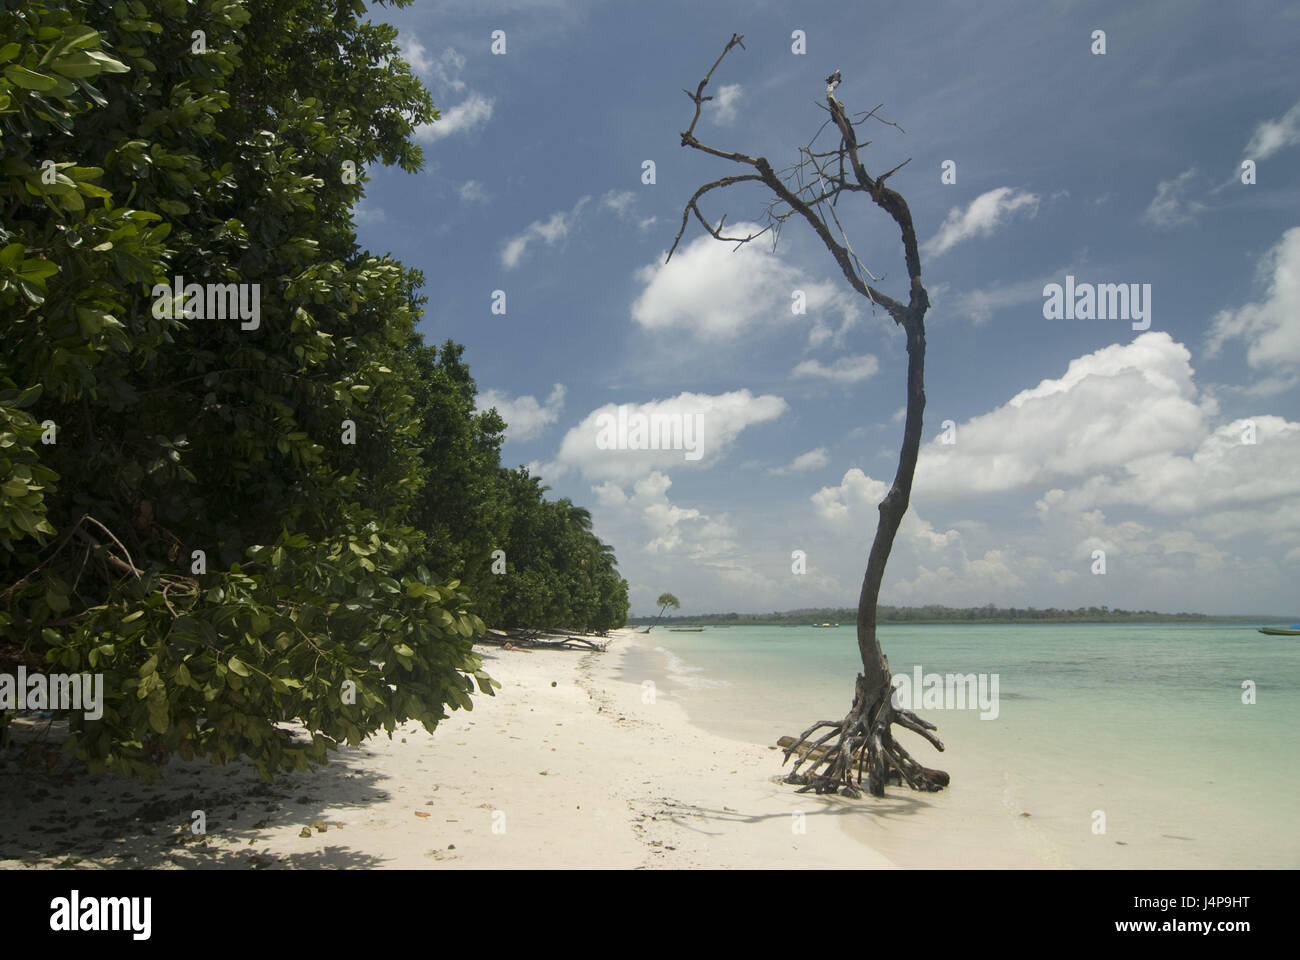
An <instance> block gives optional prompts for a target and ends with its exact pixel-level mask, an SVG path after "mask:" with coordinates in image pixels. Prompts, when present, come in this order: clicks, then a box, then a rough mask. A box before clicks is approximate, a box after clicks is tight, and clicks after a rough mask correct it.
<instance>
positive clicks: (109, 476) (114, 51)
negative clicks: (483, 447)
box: [0, 0, 492, 776]
mask: <svg viewBox="0 0 1300 960" xmlns="http://www.w3.org/2000/svg"><path fill="white" fill-rule="evenodd" d="M394 3H395V5H399V6H401V5H405V0H394ZM363 12H364V4H362V3H360V2H355V0H343V2H339V3H335V4H328V5H326V4H319V3H314V2H310V0H277V2H275V3H271V2H266V0H254V2H249V3H247V4H240V3H235V2H229V0H209V2H205V3H201V4H191V3H186V2H185V0H162V2H161V3H158V4H154V5H149V6H146V5H145V4H143V3H141V2H139V0H123V2H116V3H110V2H108V0H82V2H68V3H61V4H60V3H54V2H48V0H29V2H26V3H24V4H22V5H21V7H19V8H18V9H15V10H10V9H6V10H5V11H3V12H0V37H3V38H5V42H4V43H3V45H0V130H2V131H3V149H4V158H3V160H4V162H3V166H0V200H2V201H3V204H4V207H3V219H2V220H0V336H3V339H4V342H5V345H6V348H5V351H4V355H3V357H2V358H0V480H2V481H3V482H2V483H0V584H3V589H0V649H3V650H5V651H9V652H8V654H7V661H6V664H5V665H6V666H7V665H11V664H12V663H19V662H21V663H26V664H29V665H32V666H33V667H45V668H48V669H51V670H59V671H82V670H88V671H91V672H97V673H102V674H104V678H105V692H106V700H107V703H106V705H105V709H104V714H103V717H102V719H100V720H98V721H87V720H85V719H84V718H83V717H82V716H81V715H80V714H77V713H73V714H71V715H70V721H71V724H72V729H73V734H72V736H71V737H70V738H69V740H68V741H67V743H66V744H65V749H66V750H67V751H68V752H69V753H70V754H72V755H75V756H76V757H79V758H81V759H83V760H85V761H86V762H87V763H88V764H89V766H90V768H91V769H92V770H102V769H111V770H118V771H122V772H130V773H142V774H148V773H150V772H151V771H152V769H153V767H154V765H155V764H156V763H157V762H158V761H159V760H161V759H162V758H164V757H165V756H167V755H168V754H169V753H172V752H175V753H179V754H180V755H182V756H191V755H203V756H208V757H211V758H212V759H213V760H217V761H225V760H230V759H233V758H235V757H237V756H239V755H241V754H242V755H247V756H249V757H250V758H251V759H252V760H253V761H254V762H255V763H256V764H257V765H258V767H259V769H260V770H261V771H262V773H263V775H264V776H270V774H271V772H272V771H273V770H274V769H276V768H297V769H302V768H305V767H306V766H307V764H308V763H316V762H323V761H324V760H325V758H326V754H327V751H328V750H329V749H330V748H332V747H333V746H335V745H336V744H337V743H339V742H342V741H347V742H350V743H359V742H360V741H361V740H362V739H363V738H364V737H365V736H367V735H369V734H371V733H373V732H375V731H377V730H378V729H380V728H383V729H387V730H388V731H389V732H390V734H391V731H392V730H393V729H394V728H395V726H396V724H398V723H401V722H403V721H405V720H407V719H408V718H414V719H418V720H420V721H421V722H422V723H424V725H425V726H426V727H428V728H430V729H432V728H433V727H434V726H435V725H436V724H437V722H438V721H439V720H440V719H442V718H444V717H445V713H444V712H443V707H444V706H447V707H450V708H451V709H456V708H458V707H464V708H466V709H468V708H470V707H471V706H472V702H471V700H470V696H469V695H470V693H471V692H472V691H473V690H474V688H475V687H476V686H477V688H478V689H479V690H480V691H481V692H491V687H492V682H491V680H490V678H488V677H487V675H486V674H485V673H483V671H482V669H481V664H480V662H479V659H478V657H477V656H476V655H475V654H474V653H473V652H472V649H471V638H472V636H473V635H474V634H475V633H476V632H478V631H481V630H482V628H483V624H482V621H481V620H480V619H479V618H478V617H477V616H475V614H473V613H472V612H470V609H469V597H468V595H467V594H466V593H464V592H463V591H461V590H460V584H459V583H458V582H457V580H455V579H450V580H442V579H440V578H438V577H436V576H435V575H434V574H433V573H432V572H431V571H430V570H429V569H428V567H427V565H426V564H425V563H424V562H423V561H424V559H425V556H426V555H425V552H424V551H425V535H424V534H422V533H421V532H419V531H418V530H417V529H416V528H415V526H414V525H413V521H414V520H416V519H417V514H418V509H417V508H418V504H419V497H420V495H421V492H422V491H423V490H425V488H426V487H427V485H428V484H429V482H430V479H431V476H432V475H433V471H432V469H431V467H430V464H429V463H428V461H427V460H426V458H425V455H424V452H423V450H422V445H421V440H420V430H421V426H422V424H424V423H427V421H428V417H429V414H430V410H429V407H428V406H427V404H428V403H429V402H430V400H429V398H428V397H427V396H425V395H423V394H422V395H420V396H417V395H416V394H417V393H420V391H419V390H418V388H413V387H412V386H411V385H412V384H413V383H418V382H419V380H420V376H421V368H420V365H419V362H418V361H419V357H417V356H413V355H412V353H411V347H412V344H413V342H415V339H414V326H415V322H416V320H417V319H418V314H419V306H420V303H421V300H420V299H419V298H418V297H417V296H416V290H417V289H418V287H419V285H420V284H421V282H422V278H421V277H420V275H419V274H418V272H415V271H410V270H407V269H405V268H403V267H402V265H401V264H399V263H396V262H394V261H392V260H390V259H387V258H378V257H374V256H371V255H369V254H367V253H365V252H364V251H362V250H360V249H359V248H358V246H357V244H356V238H355V235H354V231H353V228H352V224H351V220H350V210H351V208H352V206H353V205H354V204H355V202H356V201H357V200H358V199H359V198H360V196H361V194H362V191H363V189H364V187H363V183H364V179H365V177H364V170H365V167H366V166H367V165H368V164H370V163H374V162H383V163H388V164H397V165H399V166H400V167H402V168H403V169H406V170H415V169H418V168H419V166H420V164H421V162H422V156H421V153H420V150H419V148H418V147H416V146H415V145H414V144H412V143H411V142H410V139H409V135H410V133H411V131H412V130H413V128H414V126H415V125H416V124H420V123H427V122H430V121H433V120H436V118H437V113H436V111H435V110H434V109H433V106H432V103H431V101H430V99H429V96H428V93H427V92H426V91H425V90H424V89H423V88H422V87H421V86H420V84H419V82H418V81H417V80H416V79H415V78H414V77H413V76H412V75H411V73H410V71H409V68H408V67H407V66H406V65H405V64H404V63H403V62H402V61H401V60H400V59H399V58H398V49H397V46H396V43H395V38H396V31H395V30H394V29H393V28H392V27H390V26H387V25H382V24H373V23H370V22H366V21H363V20H361V19H360V17H361V14H362V13H363ZM254 25H255V26H254ZM195 31H201V34H200V35H199V36H201V37H202V43H201V44H200V42H199V40H197V39H195V37H196V34H195ZM352 173H355V174H356V175H355V176H352V175H350V174H352ZM175 277H184V278H185V282H191V281H197V282H200V283H219V284H227V283H231V284H248V285H252V284H257V285H258V289H259V291H260V315H259V316H258V317H257V323H256V325H255V327H253V328H251V329H246V328H244V326H243V325H242V324H241V323H240V321H239V319H237V318H225V319H220V318H218V319H213V318H212V317H211V316H206V317H204V318H201V317H197V316H193V315H187V311H186V309H184V308H185V307H189V306H193V303H192V301H189V300H188V299H187V300H185V301H184V302H183V301H182V300H180V299H177V300H176V301H175V302H172V300H171V298H170V297H168V296H165V295H161V294H159V293H158V292H157V289H156V285H160V284H161V285H171V284H172V283H173V278H175ZM246 289H251V287H249V288H246ZM422 404H424V405H422ZM490 427H491V424H486V425H485V429H486V430H488V432H490ZM349 438H351V439H354V441H355V442H348V440H349ZM5 719H7V718H5ZM281 720H292V721H296V722H297V723H298V724H299V725H300V726H301V728H302V729H304V730H305V731H306V732H307V734H308V739H307V740H306V741H304V740H303V739H301V738H300V737H297V738H295V737H294V736H293V735H291V734H289V733H286V732H285V731H284V730H283V729H282V728H280V727H278V726H277V722H278V721H281ZM0 722H4V719H0Z"/></svg>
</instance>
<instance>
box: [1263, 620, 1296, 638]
mask: <svg viewBox="0 0 1300 960" xmlns="http://www.w3.org/2000/svg"><path fill="white" fill-rule="evenodd" d="M1259 632H1260V633H1267V634H1268V635H1269V636H1270V637H1300V623H1293V624H1291V626H1289V627H1260V628H1259Z"/></svg>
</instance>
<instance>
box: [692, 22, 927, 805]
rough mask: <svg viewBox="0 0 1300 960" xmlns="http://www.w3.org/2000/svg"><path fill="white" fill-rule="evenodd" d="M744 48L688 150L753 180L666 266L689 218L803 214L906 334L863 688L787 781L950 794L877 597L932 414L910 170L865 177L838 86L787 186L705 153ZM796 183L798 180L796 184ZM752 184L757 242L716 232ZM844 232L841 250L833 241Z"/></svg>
mask: <svg viewBox="0 0 1300 960" xmlns="http://www.w3.org/2000/svg"><path fill="white" fill-rule="evenodd" d="M742 40H743V37H742V36H741V35H739V34H733V35H732V37H731V40H730V41H729V42H728V43H727V45H726V48H725V49H724V50H723V51H722V54H721V55H720V56H719V57H718V59H717V60H716V61H714V64H713V67H712V68H711V69H710V70H709V72H708V74H706V75H705V77H704V79H703V80H701V81H700V83H699V86H698V87H697V88H696V90H695V92H694V93H691V92H690V91H689V90H687V91H685V93H686V95H687V96H688V97H690V98H691V100H692V101H693V102H694V104H695V116H694V118H693V119H692V120H691V125H690V127H689V128H688V129H687V130H686V131H684V132H683V133H682V146H687V147H692V148H694V149H697V150H701V151H703V152H705V153H708V154H711V155H713V156H716V157H720V158H722V159H725V160H730V161H732V162H735V163H739V164H742V165H746V166H749V167H750V168H752V170H753V171H754V172H753V173H748V174H742V175H739V176H731V177H723V178H721V179H719V180H715V181H713V182H712V183H707V184H705V185H704V186H702V187H700V188H699V189H698V190H696V191H695V194H694V195H693V196H692V197H691V198H690V200H689V201H688V202H687V204H686V208H685V209H684V210H683V211H682V225H681V229H680V230H679V231H678V233H677V238H676V240H674V242H673V246H672V249H671V250H670V251H669V253H668V258H669V259H670V260H671V259H672V255H673V252H675V251H676V249H677V244H678V243H680V242H681V238H682V235H683V233H685V230H686V224H687V222H688V220H689V218H690V215H691V214H692V213H694V214H695V217H696V219H697V220H699V222H700V223H701V224H703V226H704V228H705V230H707V231H708V232H709V234H710V235H712V236H713V237H715V238H717V239H719V240H726V241H730V242H734V243H736V244H737V245H740V244H744V243H749V242H750V241H752V240H755V239H757V238H758V237H760V236H762V235H763V234H765V233H767V232H769V231H772V232H773V234H774V237H775V234H776V232H777V231H779V229H780V227H781V226H782V225H783V224H784V223H785V221H786V220H788V219H789V218H790V217H793V216H796V215H797V216H798V217H800V218H802V219H803V220H804V221H805V222H807V223H808V224H809V226H811V227H812V228H813V230H814V231H815V232H816V233H817V236H818V237H819V238H820V239H821V241H822V244H823V245H824V246H825V247H826V249H827V250H828V251H829V252H830V254H831V255H832V257H833V258H834V259H835V262H836V263H837V264H838V265H839V267H840V271H841V273H843V275H844V277H845V279H846V280H848V282H849V284H850V286H852V287H853V289H854V290H856V291H857V292H858V293H859V294H861V295H862V296H864V297H866V298H867V299H868V300H870V301H871V303H872V306H873V307H875V306H880V307H882V308H883V309H884V310H886V311H887V312H888V313H889V315H890V316H891V317H892V318H893V319H894V321H895V322H896V323H898V324H899V325H900V326H901V327H902V328H903V330H904V332H905V333H906V336H907V415H906V420H905V422H904V426H903V444H902V448H901V450H900V451H899V457H898V469H897V471H896V472H895V474H894V482H893V485H892V486H891V487H890V489H889V492H888V493H887V494H886V495H885V498H884V500H882V501H881V502H880V506H879V511H880V518H879V521H878V522H877V525H876V535H875V539H874V540H873V541H872V543H871V552H870V555H869V556H868V559H867V571H866V574H865V576H864V577H863V580H862V592H861V594H860V595H859V598H858V623H857V628H858V629H857V635H858V653H859V655H860V657H861V660H862V673H861V674H859V675H858V677H857V681H856V683H855V684H854V696H853V703H852V706H851V707H850V708H849V712H848V713H847V714H846V715H845V716H844V718H843V719H842V720H839V721H832V720H822V721H819V722H817V723H816V724H814V725H813V726H811V727H809V728H808V729H807V730H805V731H804V732H803V734H802V735H801V736H800V737H798V738H797V739H792V742H790V743H789V745H788V746H786V749H785V754H784V759H786V760H788V759H790V757H791V756H792V755H794V756H795V763H794V766H793V767H792V769H791V771H790V774H789V775H788V776H787V778H786V779H787V782H790V783H797V784H801V785H802V786H801V790H815V791H816V792H817V793H828V792H832V791H835V790H838V791H840V792H842V793H845V794H847V795H850V796H858V795H859V791H858V786H860V785H861V783H862V776H863V773H864V772H865V773H866V775H867V788H868V790H869V791H870V792H871V793H872V794H873V795H874V796H882V795H883V794H884V791H885V784H886V782H888V781H889V780H893V781H894V782H896V783H901V782H902V781H904V780H905V781H906V782H907V783H908V785H909V786H911V787H912V788H913V789H916V790H940V789H942V788H943V787H945V786H947V785H948V774H946V773H944V772H943V771H942V770H931V769H928V768H926V767H923V766H921V764H919V763H917V762H916V761H915V760H913V759H912V757H911V756H910V755H909V754H908V753H907V751H906V750H905V749H904V748H903V747H902V746H901V745H900V744H899V743H898V742H897V741H896V740H895V739H894V737H893V732H892V727H893V725H895V724H897V725H899V726H901V727H904V728H905V729H908V730H912V731H913V732H915V733H917V734H919V735H920V736H922V737H924V738H925V739H926V740H928V741H929V742H930V743H931V744H932V745H933V746H934V747H935V748H936V749H938V750H943V743H942V742H941V741H940V740H939V738H938V737H936V736H934V734H933V733H932V732H931V731H933V730H934V729H935V727H934V725H933V724H931V723H928V722H926V721H925V720H922V719H921V718H920V717H918V716H916V715H915V714H914V713H911V712H910V711H907V710H903V709H901V708H899V707H896V706H895V705H894V703H893V700H892V697H891V695H892V693H893V687H892V675H891V673H890V670H889V660H888V659H887V658H886V657H885V654H884V651H883V650H882V649H881V647H880V640H879V638H878V637H877V636H876V604H877V601H878V599H879V597H880V585H881V582H882V580H883V579H884V575H885V566H886V564H887V563H888V561H889V554H890V551H891V550H892V549H893V546H894V538H895V536H897V534H898V527H899V525H900V524H901V523H902V521H903V517H904V515H905V514H906V513H907V508H908V504H909V503H910V501H911V496H912V477H913V474H914V473H915V471H916V460H917V455H918V453H919V452H920V447H921V428H922V421H923V418H924V414H925V313H926V310H928V309H929V306H930V299H929V296H928V295H927V294H926V291H925V287H924V285H923V284H922V282H921V256H920V252H919V249H918V247H917V243H916V230H915V228H914V227H913V225H912V214H911V211H910V210H909V209H908V206H907V202H906V201H905V200H904V199H903V197H902V195H900V194H899V193H897V192H895V191H894V190H891V189H890V188H889V187H887V186H886V185H885V181H886V180H887V179H888V178H889V177H890V176H892V175H893V174H894V173H896V172H897V171H898V170H899V169H901V168H902V167H903V166H904V165H906V162H907V161H904V163H902V164H899V165H898V166H897V167H895V168H894V169H892V170H890V171H888V172H887V173H884V174H882V175H880V176H879V177H875V178H872V177H871V176H870V175H869V174H868V173H867V170H866V166H865V165H864V164H863V162H862V159H861V157H860V156H859V149H858V139H857V132H856V129H855V128H856V127H857V126H858V125H860V124H862V123H865V122H866V120H868V119H871V118H873V117H875V113H876V110H878V109H880V108H879V107H876V108H875V109H873V110H871V111H869V112H868V113H866V114H864V115H862V116H860V117H858V118H857V119H853V118H850V117H849V115H848V114H847V113H846V112H845V109H844V106H843V104H841V103H840V102H839V100H837V99H836V98H835V96H834V85H832V86H830V87H828V89H827V92H826V104H827V110H828V112H829V113H830V116H831V121H832V122H833V123H834V124H835V127H836V129H837V130H838V132H839V135H840V143H839V146H838V147H837V148H835V149H832V150H827V151H819V150H817V149H815V145H816V141H817V137H816V136H815V137H814V138H813V140H812V141H811V142H810V143H809V144H808V145H807V146H805V147H802V148H801V149H800V155H801V159H800V161H799V162H798V163H797V164H795V165H794V167H793V168H792V170H791V172H790V173H789V175H788V177H787V178H786V179H784V180H783V179H782V178H781V177H779V176H778V175H777V173H776V172H775V171H774V170H773V169H772V165H771V164H770V163H769V162H768V161H767V160H766V158H764V157H749V156H746V155H745V154H743V153H737V152H731V151H725V150H719V149H717V148H715V147H711V146H707V145H705V144H703V143H701V142H700V141H699V140H698V139H697V138H696V137H695V125H696V124H697V123H698V122H699V119H700V111H701V108H702V107H703V105H704V103H705V102H706V101H707V100H710V99H712V98H711V97H708V96H705V95H704V90H705V87H706V86H707V85H708V83H709V80H710V79H711V78H712V76H713V72H714V70H716V69H717V68H718V65H719V64H721V63H722V60H723V58H724V57H726V55H727V54H728V53H729V52H730V51H731V49H732V48H733V47H737V46H739V47H741V48H742V49H743V47H744V44H743V43H742ZM838 77H839V73H838V71H837V72H836V73H835V74H834V76H833V78H832V79H834V80H835V85H838V82H839V80H838ZM876 119H879V118H876ZM881 122H882V123H885V122H888V121H883V120H882V121H881ZM892 125H893V126H897V124H892ZM818 136H820V131H819V133H818ZM846 168H847V169H846ZM850 172H851V174H852V177H851V178H850V176H849V174H850ZM812 173H815V174H816V176H815V178H813V177H812V176H811V174H812ZM805 175H807V176H808V177H809V179H808V182H804V177H805ZM791 180H793V181H794V183H793V184H791V182H790V181H791ZM746 181H756V182H760V183H762V184H764V185H765V186H766V187H768V188H769V189H770V190H771V191H772V193H773V194H774V195H775V197H774V199H773V200H772V201H771V202H769V204H768V208H767V219H768V225H767V226H766V227H765V228H764V229H762V230H760V231H758V232H757V233H750V234H748V235H746V236H727V235H724V233H723V226H724V223H725V220H726V217H725V215H724V216H723V217H722V218H721V219H720V220H719V221H718V223H717V224H716V225H714V224H712V223H711V222H710V221H709V220H708V218H706V217H705V216H704V214H703V213H702V212H701V211H700V208H699V201H700V199H701V198H702V197H703V196H704V195H705V194H706V193H708V192H710V191H711V190H715V189H719V188H725V187H729V186H732V185H733V184H736V183H743V182H746ZM842 193H865V194H866V195H867V196H868V197H869V198H870V199H871V200H872V201H873V202H874V203H875V204H876V205H877V206H879V207H880V208H881V209H883V210H884V211H885V212H886V213H888V214H889V215H890V217H891V218H893V220H894V222H895V224H896V225H897V226H898V228H899V232H900V234H901V237H900V239H901V241H902V244H903V256H904V260H905V262H906V264H907V275H908V279H909V281H910V291H909V296H908V302H907V303H906V304H904V303H902V302H900V301H898V300H895V299H894V298H892V297H889V296H887V295H885V294H884V293H882V292H880V291H879V290H878V289H876V288H875V287H874V286H873V285H872V284H873V283H874V282H875V280H876V278H875V277H873V276H872V275H871V272H870V271H869V270H867V269H866V266H865V265H864V264H863V263H862V262H861V261H860V260H859V259H858V256H857V254H856V253H855V252H854V251H853V247H852V245H851V244H850V243H849V239H848V237H847V235H846V234H845V232H844V228H843V226H842V225H841V224H840V221H839V217H838V215H837V214H836V210H835V207H836V204H837V203H838V201H839V198H840V195H841V194H842ZM836 232H838V234H839V236H840V238H841V239H840V240H837V239H836V236H835V234H836ZM841 240H842V242H841ZM826 728H829V732H826V733H822V734H821V735H820V736H819V737H818V738H817V739H816V740H815V741H813V740H810V738H811V737H812V735H813V734H814V733H817V732H818V731H821V730H824V729H826ZM832 741H833V742H832ZM782 742H783V743H785V742H786V739H785V738H783V740H782ZM804 764H808V768H807V770H805V771H804V772H803V773H800V772H799V768H800V767H801V766H803V765H804ZM818 771H820V772H818ZM855 784H856V785H855Z"/></svg>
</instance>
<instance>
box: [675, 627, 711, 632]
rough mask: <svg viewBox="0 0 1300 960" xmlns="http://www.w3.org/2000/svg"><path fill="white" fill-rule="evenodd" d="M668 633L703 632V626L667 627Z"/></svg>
mask: <svg viewBox="0 0 1300 960" xmlns="http://www.w3.org/2000/svg"><path fill="white" fill-rule="evenodd" d="M668 632H669V633H703V632H704V628H703V627H669V628H668Z"/></svg>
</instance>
